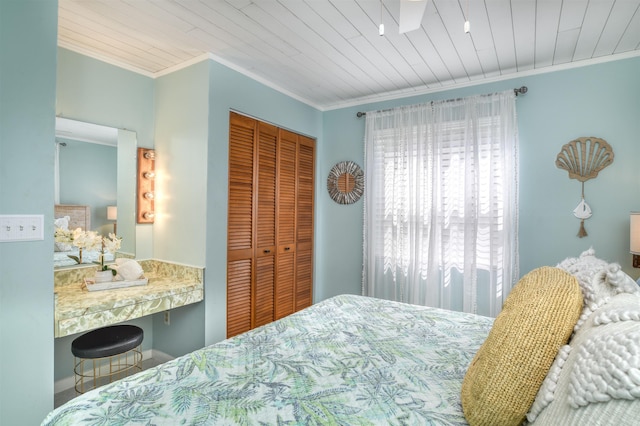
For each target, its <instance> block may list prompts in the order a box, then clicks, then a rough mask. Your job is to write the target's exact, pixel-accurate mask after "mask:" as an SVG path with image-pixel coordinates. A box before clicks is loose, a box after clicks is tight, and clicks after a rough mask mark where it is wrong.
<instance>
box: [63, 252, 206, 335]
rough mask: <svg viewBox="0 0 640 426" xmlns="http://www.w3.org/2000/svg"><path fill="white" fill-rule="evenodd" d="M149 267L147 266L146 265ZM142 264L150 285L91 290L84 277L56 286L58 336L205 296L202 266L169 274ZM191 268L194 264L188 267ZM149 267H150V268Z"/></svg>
mask: <svg viewBox="0 0 640 426" xmlns="http://www.w3.org/2000/svg"><path fill="white" fill-rule="evenodd" d="M145 266H147V267H145ZM152 266H153V267H151V268H148V265H144V264H143V268H144V269H145V273H144V275H145V277H146V278H148V279H149V282H148V284H146V285H143V286H136V287H127V288H117V289H112V290H103V291H91V292H90V291H88V290H87V289H86V288H84V284H82V280H79V281H78V282H71V283H66V284H64V285H56V286H55V332H54V334H55V337H63V336H68V335H70V334H75V333H80V332H84V331H88V330H92V329H95V328H98V327H103V326H106V325H111V324H116V323H119V322H122V321H127V320H131V319H134V318H140V317H143V316H146V315H151V314H155V313H157V312H162V311H167V310H169V309H174V308H177V307H180V306H184V305H188V304H191V303H196V302H200V301H201V300H203V298H204V285H203V280H202V276H203V274H202V272H203V271H202V269H199V271H200V273H198V272H197V271H198V268H196V273H195V274H194V273H186V274H185V273H177V274H176V273H175V272H176V268H178V269H179V268H180V266H176V265H172V267H171V268H170V273H167V268H163V267H162V266H160V267H156V265H152ZM187 268H191V269H193V268H192V267H187ZM148 269H150V270H148Z"/></svg>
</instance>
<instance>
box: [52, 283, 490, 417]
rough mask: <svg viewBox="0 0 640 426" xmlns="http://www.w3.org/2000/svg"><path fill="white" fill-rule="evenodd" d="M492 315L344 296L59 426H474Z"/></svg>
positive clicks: (207, 353)
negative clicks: (477, 358)
mask: <svg viewBox="0 0 640 426" xmlns="http://www.w3.org/2000/svg"><path fill="white" fill-rule="evenodd" d="M492 321H493V320H492V319H491V318H486V317H478V316H475V315H471V314H464V313H458V312H449V311H445V310H440V309H433V308H426V307H419V306H413V305H408V304H402V303H397V302H390V301H384V300H379V299H373V298H367V297H363V296H353V295H342V296H337V297H334V298H331V299H328V300H325V301H323V302H320V303H318V304H316V305H313V306H312V307H310V308H307V309H305V310H303V311H300V312H298V313H295V314H293V315H290V316H288V317H286V318H283V319H281V320H279V321H276V322H274V323H271V324H268V325H266V326H263V327H261V328H258V329H255V330H252V331H250V332H248V333H245V334H242V335H239V336H236V337H234V338H231V339H229V340H226V341H223V342H221V343H218V344H215V345H213V346H209V347H206V348H204V349H200V350H197V351H195V352H193V353H191V354H189V355H186V356H183V357H181V358H177V359H175V360H173V361H170V362H168V363H166V364H163V365H160V366H157V367H155V368H152V369H149V370H145V371H143V372H142V373H139V374H138V375H136V376H134V377H131V378H128V379H126V380H123V381H120V382H117V383H114V384H111V385H107V386H104V387H102V388H99V389H96V390H94V391H92V392H89V393H86V394H84V395H82V396H80V397H78V398H76V399H74V400H72V401H70V402H69V403H67V404H66V405H64V406H62V407H58V409H56V410H55V411H53V412H52V413H51V414H50V415H49V416H48V417H47V418H46V420H45V421H44V423H43V424H45V425H55V424H65V425H66V424H88V425H91V424H96V425H97V424H109V425H117V424H182V422H184V424H261V423H262V424H350V425H364V424H380V423H395V424H425V423H433V424H443V425H463V424H466V422H465V420H464V416H463V415H462V411H461V407H460V396H459V395H460V384H461V381H462V377H463V376H464V374H465V371H466V367H467V365H468V364H469V363H470V361H471V359H472V358H473V355H474V354H475V352H476V350H477V349H478V348H479V347H480V345H481V344H482V342H483V341H484V339H485V338H486V336H487V333H488V332H489V329H490V328H491V324H492Z"/></svg>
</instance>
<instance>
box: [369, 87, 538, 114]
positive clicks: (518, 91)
mask: <svg viewBox="0 0 640 426" xmlns="http://www.w3.org/2000/svg"><path fill="white" fill-rule="evenodd" d="M528 91H529V89H528V88H527V86H522V87H518V88H517V89H513V93H515V95H516V96H518V95H524V94H525V93H527V92H528ZM365 115H367V113H366V112H362V111H358V112H357V113H356V117H358V118H361V117H364V116H365Z"/></svg>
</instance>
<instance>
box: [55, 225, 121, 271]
mask: <svg viewBox="0 0 640 426" xmlns="http://www.w3.org/2000/svg"><path fill="white" fill-rule="evenodd" d="M55 241H56V242H58V243H66V244H72V245H74V246H76V247H77V248H78V256H72V255H67V256H69V257H70V258H71V259H73V260H75V261H76V262H78V263H82V250H99V251H100V262H96V263H98V264H99V265H100V270H101V271H106V270H107V269H109V266H108V265H105V264H104V253H105V252H108V253H115V252H116V250H118V249H119V248H120V245H121V243H122V238H120V237H118V236H117V235H116V234H113V233H109V236H107V237H103V236H102V235H99V234H98V233H97V232H96V231H83V230H82V229H80V228H76V229H74V230H73V231H71V230H67V229H62V228H56V232H55Z"/></svg>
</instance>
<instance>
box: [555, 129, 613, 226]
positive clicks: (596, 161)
mask: <svg viewBox="0 0 640 426" xmlns="http://www.w3.org/2000/svg"><path fill="white" fill-rule="evenodd" d="M611 163H613V149H612V148H611V145H609V144H608V143H607V141H605V140H604V139H600V138H594V137H583V138H578V139H575V140H572V141H571V142H569V143H568V144H565V145H563V146H562V149H561V150H560V153H559V154H558V156H557V157H556V166H557V167H558V168H560V169H563V170H566V171H567V172H569V178H570V179H577V180H579V181H580V182H582V199H581V201H580V203H579V204H578V206H577V207H576V208H575V209H574V210H573V215H574V216H575V217H577V218H578V219H580V230H579V231H578V237H580V238H582V237H586V236H587V231H586V229H585V227H584V221H585V220H586V219H589V218H590V217H591V215H592V213H591V208H590V207H589V204H587V203H586V201H585V200H584V183H585V182H586V181H587V180H589V179H593V178H595V177H596V176H598V173H599V172H600V171H601V170H602V169H604V168H605V167H607V166H608V165H610V164H611Z"/></svg>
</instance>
